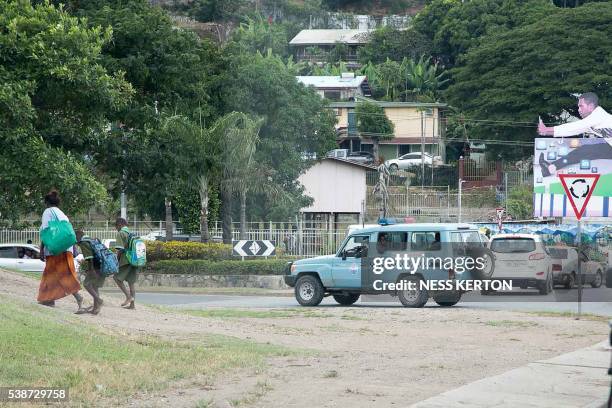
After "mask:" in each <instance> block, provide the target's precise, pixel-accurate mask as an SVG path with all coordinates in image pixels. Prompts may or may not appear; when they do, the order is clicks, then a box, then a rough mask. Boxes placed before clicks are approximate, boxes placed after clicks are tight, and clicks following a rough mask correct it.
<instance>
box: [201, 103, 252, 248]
mask: <svg viewBox="0 0 612 408" xmlns="http://www.w3.org/2000/svg"><path fill="white" fill-rule="evenodd" d="M262 123H263V120H262V119H258V118H251V117H249V116H248V115H246V114H244V113H241V112H231V113H229V114H227V115H225V116H223V117H221V118H220V119H219V120H217V122H216V123H215V125H214V126H213V128H212V130H211V132H213V133H215V134H217V135H218V136H217V137H218V138H219V140H220V142H221V143H220V145H221V157H222V160H221V162H222V180H221V197H222V207H221V213H222V221H223V241H224V242H225V243H228V244H229V243H231V242H232V218H231V209H232V202H233V199H232V198H233V195H234V194H238V195H239V197H240V239H246V196H247V192H248V190H249V187H250V186H251V185H256V184H257V181H256V180H257V178H258V177H257V173H255V172H254V167H255V165H254V158H255V151H256V149H257V143H258V141H259V129H260V128H261V125H262Z"/></svg>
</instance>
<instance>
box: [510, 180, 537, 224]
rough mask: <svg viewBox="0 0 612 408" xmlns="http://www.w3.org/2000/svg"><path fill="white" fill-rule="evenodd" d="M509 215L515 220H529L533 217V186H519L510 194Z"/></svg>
mask: <svg viewBox="0 0 612 408" xmlns="http://www.w3.org/2000/svg"><path fill="white" fill-rule="evenodd" d="M506 211H507V212H508V215H510V216H511V217H512V218H513V219H515V220H529V219H531V218H532V217H533V187H532V186H519V187H515V188H513V189H512V190H510V193H509V194H508V208H506Z"/></svg>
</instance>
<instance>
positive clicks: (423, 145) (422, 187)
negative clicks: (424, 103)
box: [421, 111, 433, 190]
mask: <svg viewBox="0 0 612 408" xmlns="http://www.w3.org/2000/svg"><path fill="white" fill-rule="evenodd" d="M432 164H433V163H432ZM424 188H425V123H424V121H423V111H421V190H422V189H424Z"/></svg>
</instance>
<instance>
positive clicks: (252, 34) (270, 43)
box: [230, 16, 289, 56]
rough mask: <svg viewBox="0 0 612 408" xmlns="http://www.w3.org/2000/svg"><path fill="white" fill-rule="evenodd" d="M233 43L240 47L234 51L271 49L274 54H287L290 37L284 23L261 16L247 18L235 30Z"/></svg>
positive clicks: (263, 50)
mask: <svg viewBox="0 0 612 408" xmlns="http://www.w3.org/2000/svg"><path fill="white" fill-rule="evenodd" d="M232 40H233V44H231V45H230V47H231V46H232V45H235V46H237V47H238V48H239V50H234V51H233V52H234V53H238V52H240V53H255V52H260V53H262V54H267V53H268V50H271V52H272V53H273V54H276V55H281V56H287V55H288V48H287V47H288V45H289V38H288V33H287V30H286V28H285V26H284V25H282V24H270V23H268V22H267V21H265V20H264V19H263V17H261V16H257V17H256V18H247V20H246V22H244V23H241V24H240V26H239V27H238V28H237V29H236V31H234V34H233V37H232Z"/></svg>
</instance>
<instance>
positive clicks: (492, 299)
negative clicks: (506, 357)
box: [137, 288, 612, 317]
mask: <svg viewBox="0 0 612 408" xmlns="http://www.w3.org/2000/svg"><path fill="white" fill-rule="evenodd" d="M600 290H601V291H604V290H605V289H604V288H601V289H588V290H585V298H586V299H589V298H591V297H600V296H593V295H595V291H600ZM588 291H591V293H588ZM137 298H138V301H139V302H143V303H149V304H156V305H164V306H171V307H178V308H189V309H206V308H210V307H216V308H232V307H237V308H291V307H298V306H299V304H298V303H297V301H296V300H295V298H293V297H280V296H229V295H197V294H174V293H147V292H139V293H138V294H137ZM559 298H563V296H561V292H560V291H557V292H555V293H554V294H551V295H548V296H539V295H537V292H533V294H531V293H529V292H526V293H524V296H515V295H513V296H507V295H502V294H500V295H493V296H486V297H481V296H479V295H477V294H475V293H474V294H472V293H468V294H466V295H464V298H463V299H462V301H461V302H460V303H459V304H457V305H456V306H455V307H464V308H481V309H493V310H520V311H555V312H576V311H577V309H578V307H577V304H576V302H575V301H558V299H559ZM483 300H485V301H483ZM567 300H570V299H567ZM611 300H612V299H611ZM334 306H337V304H336V302H334V300H333V298H331V297H327V298H325V299H324V300H323V302H322V303H321V306H320V307H334ZM353 307H402V306H401V304H400V303H399V301H398V300H397V298H391V297H384V296H382V295H380V296H369V297H365V296H364V297H363V298H362V299H360V300H359V301H358V302H357V303H356V304H355V305H354V306H353ZM427 307H437V305H436V304H435V303H433V302H430V303H428V304H427ZM582 312H584V313H594V314H599V315H604V316H611V317H612V302H600V301H598V302H583V303H582Z"/></svg>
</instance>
